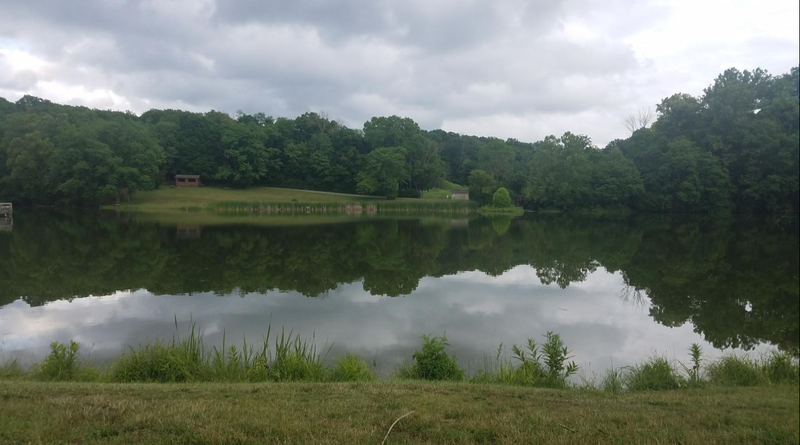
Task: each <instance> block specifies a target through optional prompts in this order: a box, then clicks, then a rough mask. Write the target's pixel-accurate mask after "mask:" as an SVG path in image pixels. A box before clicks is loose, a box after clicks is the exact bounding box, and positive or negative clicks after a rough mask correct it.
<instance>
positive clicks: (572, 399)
mask: <svg viewBox="0 0 800 445" xmlns="http://www.w3.org/2000/svg"><path fill="white" fill-rule="evenodd" d="M223 339H224V340H223V343H224V344H223V346H221V347H219V348H216V347H215V348H212V349H211V350H207V349H206V348H205V346H204V345H203V334H202V331H200V330H198V329H196V327H195V326H192V327H191V328H190V330H189V331H188V333H187V334H186V335H184V336H175V337H173V339H172V340H171V341H168V342H150V343H146V344H143V345H140V346H138V347H136V348H131V349H130V350H129V351H128V352H127V353H125V354H123V355H122V356H121V357H120V358H118V359H117V360H116V361H114V362H113V363H112V364H111V365H110V366H108V367H106V368H99V367H95V366H92V365H89V364H87V363H85V362H83V361H82V359H81V356H80V346H79V345H78V344H77V343H75V342H70V343H69V344H61V343H53V344H52V345H51V353H50V355H49V356H47V357H46V358H45V359H44V360H43V361H42V362H41V363H39V364H36V365H33V366H31V367H30V368H29V369H23V367H22V366H20V364H19V363H18V362H16V361H10V362H6V363H5V364H3V365H2V367H0V412H2V413H3V415H2V416H0V443H23V442H26V443H27V442H42V443H54V442H58V443H65V442H80V443H132V442H139V443H145V442H146V443H213V444H223V443H264V442H269V443H272V442H275V443H420V442H422V443H545V444H547V443H685V444H693V443H697V444H701V443H702V444H713V443H719V444H723V443H724V444H735V443H776V444H778V443H781V444H782V443H797V441H798V440H799V439H800V427H798V424H799V422H798V421H799V420H800V409H799V408H798V405H799V403H798V402H800V397H798V362H797V359H796V357H794V356H792V355H789V354H786V353H780V352H774V353H772V354H770V355H768V356H766V357H763V358H761V359H758V360H756V359H751V358H747V357H743V356H735V355H728V356H725V357H723V358H721V359H719V360H715V361H711V362H708V363H706V362H705V361H704V358H703V355H702V351H701V350H700V348H699V347H698V346H697V345H693V346H692V347H691V348H690V351H689V352H690V353H689V359H688V360H687V362H686V363H681V362H674V363H673V362H671V361H668V360H666V359H664V358H658V357H656V358H652V359H650V360H648V361H646V362H644V363H642V364H640V365H637V366H632V367H626V368H621V369H617V370H611V371H609V372H608V373H607V374H606V375H605V376H604V377H603V378H602V379H600V380H599V381H586V380H584V382H583V383H582V384H576V383H574V380H575V379H574V377H575V376H576V375H577V373H578V372H579V368H578V366H577V365H576V364H575V363H574V362H572V361H571V358H572V357H571V353H570V351H569V349H568V348H567V347H566V346H565V345H564V343H563V341H562V340H561V338H560V336H559V335H558V334H554V333H547V334H546V335H545V336H544V337H543V338H542V339H541V340H542V341H541V342H537V341H536V340H535V339H529V340H528V341H527V343H526V344H524V345H522V346H517V345H514V346H512V347H511V348H510V352H511V356H510V357H506V356H505V354H504V352H505V350H504V348H503V346H502V345H501V346H500V347H499V348H498V349H497V353H496V355H495V357H493V358H488V357H487V359H486V360H485V365H484V367H483V369H480V370H478V371H477V372H475V373H474V374H473V375H467V374H466V373H465V371H464V370H463V369H462V368H460V367H459V365H458V362H457V361H456V359H455V357H453V356H452V355H451V354H449V353H448V352H447V346H448V341H447V338H446V337H445V336H441V337H437V336H430V335H424V336H423V342H422V346H421V348H419V349H418V350H416V351H414V353H413V356H412V360H411V361H410V362H409V363H407V364H406V365H405V366H403V367H401V368H400V369H398V370H397V373H396V376H395V378H392V379H389V380H378V378H377V376H376V374H375V372H374V365H370V364H368V363H367V362H366V361H364V360H363V359H362V358H360V357H357V356H355V355H351V354H347V355H344V356H342V357H338V358H335V359H333V360H329V359H328V358H327V353H328V352H329V351H330V349H325V350H317V348H316V347H315V346H314V340H313V339H303V338H301V337H299V336H297V335H295V334H293V333H292V332H287V331H285V330H281V332H280V333H279V334H277V335H275V336H273V335H272V332H271V329H268V331H267V335H265V337H264V340H263V341H262V342H260V343H257V344H256V343H248V342H247V341H246V340H242V343H241V344H240V345H231V344H228V343H227V340H226V339H225V337H224V336H223ZM278 382H281V383H278Z"/></svg>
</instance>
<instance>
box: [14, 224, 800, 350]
mask: <svg viewBox="0 0 800 445" xmlns="http://www.w3.org/2000/svg"><path fill="white" fill-rule="evenodd" d="M797 234H798V229H797V223H796V222H792V223H786V222H777V223H776V222H775V221H767V220H763V219H758V220H756V219H739V220H733V219H719V218H717V219H711V218H700V217H692V218H678V217H666V216H664V217H641V216H640V217H634V218H630V219H627V220H617V221H598V220H592V219H585V218H575V219H570V218H565V217H559V218H558V219H548V218H542V219H528V220H514V221H512V222H511V223H510V224H508V225H507V224H506V222H502V223H497V222H495V223H492V222H491V221H488V220H473V221H471V222H470V224H469V227H468V228H463V229H450V227H449V226H448V225H446V224H422V223H421V222H420V221H417V220H399V221H393V220H372V221H364V222H359V223H352V224H350V223H348V224H333V225H325V226H311V227H309V226H304V227H281V228H275V227H272V228H270V227H246V226H237V227H236V228H235V229H233V228H229V227H206V228H204V229H203V231H202V236H201V237H200V238H197V239H185V238H179V237H178V235H177V233H176V230H175V228H174V227H164V226H159V225H157V224H155V223H141V222H133V221H120V220H118V219H116V216H114V217H112V216H103V217H96V216H90V217H85V218H57V217H52V215H48V216H47V217H39V216H38V215H35V214H25V213H23V214H20V215H18V217H17V219H16V221H15V227H14V231H13V232H11V233H6V234H0V258H2V259H3V261H2V262H1V263H0V282H2V283H3V285H2V286H1V287H0V304H8V303H10V302H12V301H14V300H16V299H17V298H20V297H22V298H23V299H24V300H25V301H27V302H28V303H30V304H33V305H38V304H43V303H45V302H47V301H52V300H56V299H63V298H72V297H81V296H86V295H103V294H109V293H112V292H114V291H117V290H120V289H140V288H146V289H148V290H149V291H151V292H153V293H156V294H186V293H196V292H216V293H219V294H229V293H234V292H239V293H245V292H265V291H268V290H273V289H277V290H282V291H297V292H300V293H301V294H303V295H307V296H318V295H321V294H324V293H325V292H327V291H330V290H333V289H336V288H337V287H338V286H339V285H340V284H341V283H351V282H356V281H359V280H361V281H362V283H363V287H364V289H365V290H366V291H368V292H370V293H371V294H373V295H389V296H400V295H407V294H409V293H411V292H412V291H413V290H414V289H416V287H417V285H418V284H419V281H420V279H421V278H423V277H425V276H443V275H449V274H454V273H457V272H461V271H467V270H480V271H483V272H485V273H487V274H490V275H499V274H502V273H503V272H505V271H507V270H509V269H511V268H512V267H514V266H517V265H521V264H528V265H531V266H532V267H534V268H535V269H536V274H537V275H538V277H539V278H540V279H541V281H542V282H543V283H546V284H551V283H553V284H557V285H559V286H561V287H566V286H568V285H569V284H570V283H573V282H580V281H583V280H585V279H586V276H587V275H588V274H589V273H591V272H592V271H594V270H595V269H596V268H598V267H604V268H605V269H607V270H608V271H610V272H620V273H621V274H622V276H623V277H624V280H625V283H626V285H627V286H629V288H630V289H633V290H635V291H641V292H643V293H645V294H647V295H649V297H650V298H651V300H652V307H651V309H650V313H651V315H652V316H653V318H655V319H656V320H657V321H658V322H660V323H662V324H665V325H667V326H679V325H681V324H683V323H685V322H687V321H691V322H692V323H693V325H694V326H695V328H696V330H697V331H698V332H701V333H703V334H704V335H705V337H706V339H707V340H709V341H710V342H712V343H713V344H715V345H716V346H720V347H722V346H741V347H745V348H747V347H750V346H752V345H754V344H755V343H757V342H760V341H770V342H773V343H775V344H778V345H780V346H781V347H784V348H787V349H792V350H795V351H796V350H797V348H798V336H799V334H800V333H799V332H798V323H799V321H798V319H799V318H800V314H799V312H800V311H799V310H798V301H799V299H800V296H799V295H798V292H799V291H798V289H799V288H800V284H799V282H798V272H797V270H798V266H799V264H798V263H799V261H798V236H797Z"/></svg>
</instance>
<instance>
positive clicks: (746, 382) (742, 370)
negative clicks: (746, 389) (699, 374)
mask: <svg viewBox="0 0 800 445" xmlns="http://www.w3.org/2000/svg"><path fill="white" fill-rule="evenodd" d="M708 377H709V380H710V381H711V383H713V384H715V385H721V386H757V385H762V384H764V383H767V382H768V380H767V379H766V377H765V376H764V374H763V373H762V372H761V369H760V366H759V364H758V362H756V361H755V360H753V359H752V358H749V357H745V356H739V355H733V354H731V355H726V356H723V357H721V358H720V359H719V360H717V361H715V362H714V363H712V364H711V365H709V367H708Z"/></svg>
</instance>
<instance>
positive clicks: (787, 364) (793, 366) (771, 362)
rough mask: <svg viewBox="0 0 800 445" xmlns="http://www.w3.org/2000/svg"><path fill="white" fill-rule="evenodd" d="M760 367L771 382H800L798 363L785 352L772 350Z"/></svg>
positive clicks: (799, 364)
mask: <svg viewBox="0 0 800 445" xmlns="http://www.w3.org/2000/svg"><path fill="white" fill-rule="evenodd" d="M762 369H763V371H764V374H765V375H766V377H767V379H768V380H769V381H770V382H771V383H792V384H795V385H797V384H799V383H800V363H799V362H798V359H797V357H795V356H793V355H791V354H789V353H787V352H777V351H773V352H772V354H771V355H770V356H769V357H768V358H766V359H765V360H764V364H763V366H762Z"/></svg>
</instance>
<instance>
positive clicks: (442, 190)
mask: <svg viewBox="0 0 800 445" xmlns="http://www.w3.org/2000/svg"><path fill="white" fill-rule="evenodd" d="M465 188H467V187H464V186H463V185H458V184H455V183H452V182H450V181H447V180H442V182H441V184H439V187H437V188H434V189H430V190H425V191H424V192H422V199H450V193H451V190H453V189H465Z"/></svg>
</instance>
